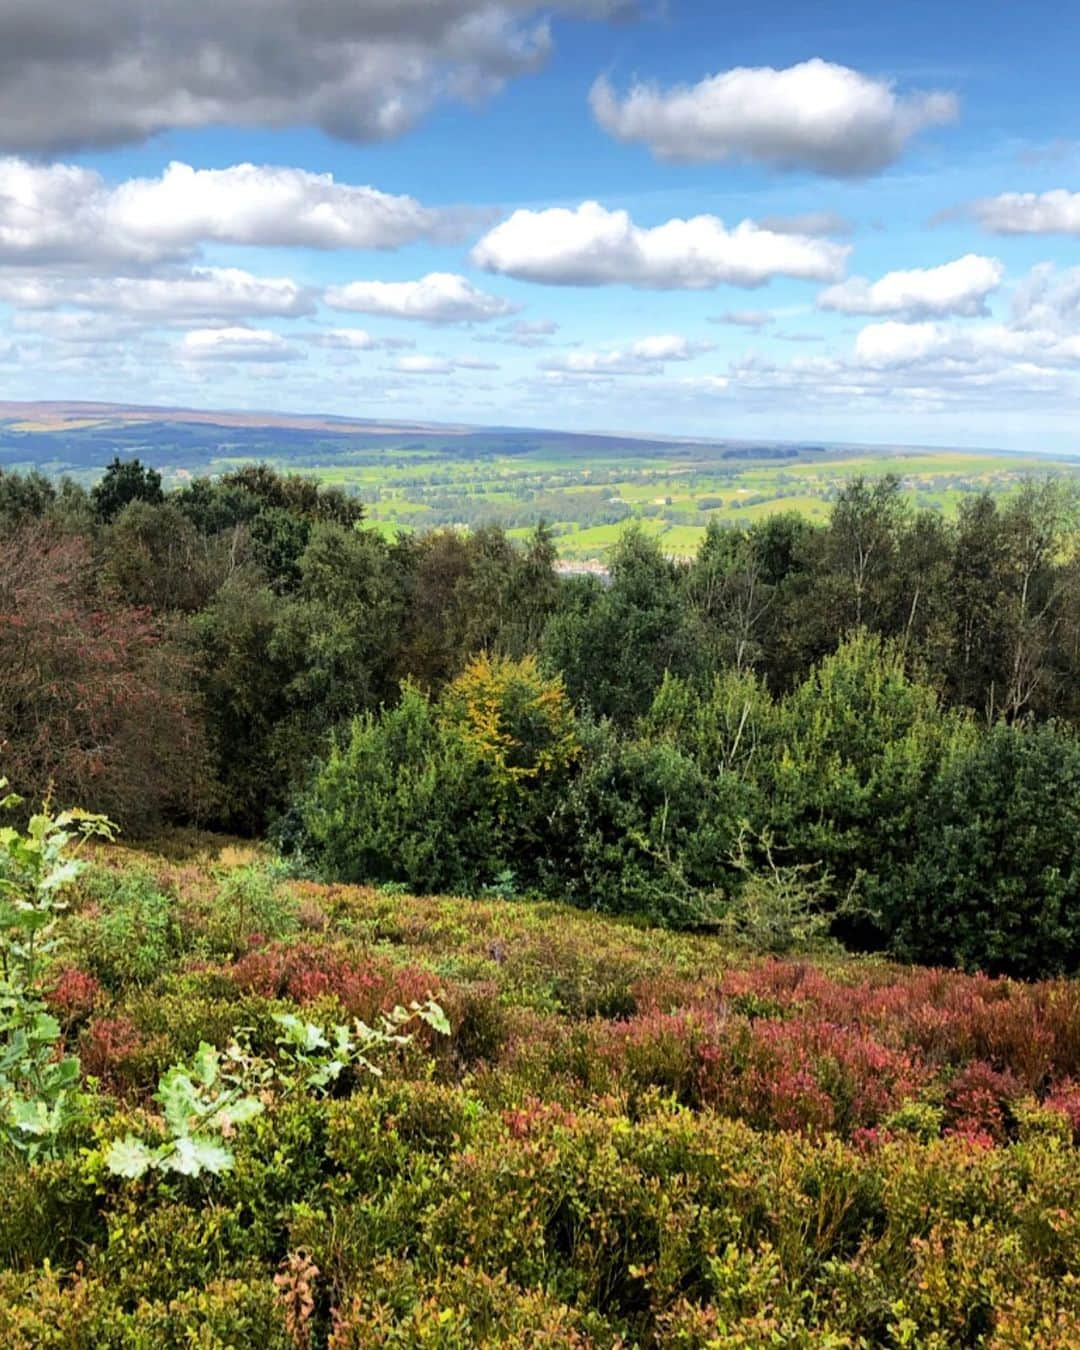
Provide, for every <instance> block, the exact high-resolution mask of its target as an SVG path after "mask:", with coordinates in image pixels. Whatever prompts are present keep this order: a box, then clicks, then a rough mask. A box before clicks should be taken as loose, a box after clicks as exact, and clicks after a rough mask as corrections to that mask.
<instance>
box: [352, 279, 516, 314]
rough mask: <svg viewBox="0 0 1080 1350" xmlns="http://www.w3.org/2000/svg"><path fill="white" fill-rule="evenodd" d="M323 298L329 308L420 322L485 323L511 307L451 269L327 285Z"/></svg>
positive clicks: (508, 310)
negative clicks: (404, 277) (399, 278)
mask: <svg viewBox="0 0 1080 1350" xmlns="http://www.w3.org/2000/svg"><path fill="white" fill-rule="evenodd" d="M325 299H326V303H327V304H328V305H329V306H330V308H331V309H339V310H350V311H353V312H355V313H360V314H383V315H386V316H388V317H390V318H395V319H418V320H422V321H423V322H424V323H486V322H488V321H489V320H491V319H501V318H503V317H504V316H505V315H507V314H511V313H513V310H514V306H513V305H511V304H510V303H509V301H507V300H503V299H501V298H500V297H499V296H497V295H490V294H489V293H488V292H487V291H481V290H479V289H478V288H477V287H476V286H474V285H473V284H472V282H471V281H469V280H468V279H467V278H466V277H462V276H456V275H455V274H454V273H452V272H431V273H429V274H428V275H427V276H426V277H422V278H421V279H420V280H419V281H353V282H350V283H349V284H348V285H346V286H331V287H330V288H329V290H328V291H327V292H326V296H325Z"/></svg>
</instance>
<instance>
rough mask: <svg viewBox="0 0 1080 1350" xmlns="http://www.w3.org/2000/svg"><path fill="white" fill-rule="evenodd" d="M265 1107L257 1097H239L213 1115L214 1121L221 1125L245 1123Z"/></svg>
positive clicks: (259, 1114)
mask: <svg viewBox="0 0 1080 1350" xmlns="http://www.w3.org/2000/svg"><path fill="white" fill-rule="evenodd" d="M265 1109H266V1108H265V1107H264V1106H263V1104H262V1102H261V1101H259V1099H258V1097H241V1098H240V1100H239V1101H238V1102H233V1103H232V1104H231V1105H230V1106H226V1107H223V1108H222V1109H221V1110H220V1111H219V1112H218V1113H217V1115H216V1116H215V1117H214V1122H215V1124H221V1125H246V1124H247V1122H248V1121H249V1120H254V1119H255V1117H256V1116H261V1115H262V1113H263V1111H265Z"/></svg>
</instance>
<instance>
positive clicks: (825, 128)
mask: <svg viewBox="0 0 1080 1350" xmlns="http://www.w3.org/2000/svg"><path fill="white" fill-rule="evenodd" d="M589 101H590V103H591V105H592V110H593V113H594V115H595V117H596V119H597V121H598V122H599V123H600V125H601V126H602V127H603V128H604V129H605V131H607V132H609V133H610V134H611V135H612V136H614V137H616V138H617V139H618V140H620V141H640V142H643V143H644V144H645V145H647V146H648V147H649V149H650V150H651V151H652V152H653V154H654V155H656V157H657V158H658V159H665V160H675V161H683V162H690V161H716V160H726V159H745V160H754V161H757V162H759V163H763V164H768V165H770V166H772V167H774V168H779V169H797V168H798V169H810V170H813V171H814V172H816V173H820V174H828V175H832V176H835V177H854V176H860V175H865V174H870V173H876V172H878V171H879V170H881V169H884V168H885V167H886V166H888V165H889V164H892V163H893V162H894V161H895V160H897V159H898V158H899V157H900V155H901V154H902V152H903V150H904V147H905V146H906V145H907V143H908V141H909V140H910V139H911V137H912V136H914V135H915V134H916V133H917V132H919V131H921V130H923V129H924V128H925V127H929V126H934V125H938V124H941V123H944V122H949V121H951V120H952V119H953V118H955V117H956V115H957V111H958V103H957V100H956V97H955V96H954V95H953V94H949V93H912V94H906V95H900V94H897V92H896V90H895V87H894V86H893V84H892V83H891V82H889V81H886V80H878V79H873V78H871V77H870V76H868V75H864V74H862V73H860V72H859V71H857V70H851V69H849V68H848V67H847V66H839V65H834V64H833V63H831V62H828V61H822V60H819V59H814V60H812V61H803V62H802V63H800V64H799V65H795V66H789V67H787V68H786V69H784V70H776V69H774V68H773V67H772V66H757V67H737V68H736V69H734V70H728V71H724V72H723V73H722V74H719V75H712V76H710V77H708V78H707V79H704V80H702V81H701V82H700V83H699V84H695V85H681V86H677V87H676V88H673V89H670V90H666V91H665V90H662V89H660V88H659V87H658V86H656V85H654V84H636V85H634V87H633V88H632V89H631V90H630V92H629V93H628V94H626V95H625V96H624V97H620V96H619V95H618V94H617V93H616V92H615V90H614V89H613V88H612V86H611V84H610V83H609V82H608V81H607V80H606V79H603V78H601V79H599V80H597V82H596V83H595V84H594V85H593V88H592V92H591V94H590V96H589Z"/></svg>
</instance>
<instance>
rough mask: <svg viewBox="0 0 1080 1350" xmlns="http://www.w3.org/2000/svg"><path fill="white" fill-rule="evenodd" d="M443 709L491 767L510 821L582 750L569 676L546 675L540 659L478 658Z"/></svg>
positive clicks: (444, 700)
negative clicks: (564, 678)
mask: <svg viewBox="0 0 1080 1350" xmlns="http://www.w3.org/2000/svg"><path fill="white" fill-rule="evenodd" d="M440 711H441V714H442V717H443V720H444V723H445V725H446V726H447V728H448V729H450V730H452V731H453V732H454V733H455V734H456V735H457V736H458V738H459V739H460V741H461V743H462V744H463V745H464V746H465V748H466V749H467V750H468V752H469V754H470V755H471V756H472V757H473V758H474V759H475V760H476V761H477V762H478V763H479V764H481V765H482V766H483V767H484V768H485V770H486V772H487V775H488V777H489V781H490V784H491V787H492V789H493V791H494V793H495V796H496V800H497V803H498V808H499V811H500V814H501V815H503V816H504V817H506V816H507V815H509V813H511V812H513V811H516V810H518V809H519V808H520V807H521V805H522V801H523V797H525V796H526V795H532V794H533V792H534V791H535V790H537V789H542V788H543V787H544V786H545V785H547V784H554V782H556V781H557V780H558V779H560V778H561V777H562V776H563V775H564V774H565V773H566V772H567V771H568V770H569V769H570V767H571V765H572V764H573V763H574V761H575V760H576V759H577V757H578V755H579V754H580V751H581V744H580V741H579V740H578V734H577V725H576V720H575V716H574V709H573V705H572V704H571V702H570V700H569V698H568V697H567V694H566V690H565V689H564V687H563V682H562V677H561V676H547V675H544V674H543V673H542V671H541V670H540V668H539V666H538V665H537V662H536V659H535V658H534V657H532V656H526V657H524V658H523V659H521V660H517V661H515V660H512V659H511V658H509V657H505V656H491V655H490V654H488V653H487V652H484V653H481V654H480V655H479V656H476V657H474V658H473V659H472V660H471V661H470V662H469V664H468V665H467V666H466V667H465V669H464V670H463V671H462V673H461V674H460V675H459V676H458V677H457V679H456V680H454V681H453V683H452V684H451V685H450V686H449V687H448V688H447V690H446V691H445V693H444V694H443V697H442V699H441V702H440Z"/></svg>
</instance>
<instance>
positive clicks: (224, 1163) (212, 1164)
mask: <svg viewBox="0 0 1080 1350" xmlns="http://www.w3.org/2000/svg"><path fill="white" fill-rule="evenodd" d="M234 1162H235V1159H234V1158H233V1155H232V1154H231V1153H230V1152H229V1150H228V1149H227V1148H225V1147H224V1146H223V1145H221V1144H215V1143H214V1142H213V1140H211V1139H202V1138H197V1137H196V1138H190V1137H185V1138H183V1139H178V1140H177V1141H176V1148H175V1149H174V1150H173V1152H172V1153H170V1154H169V1155H168V1156H167V1157H165V1158H164V1159H163V1160H162V1163H161V1166H162V1167H163V1168H165V1169H166V1170H167V1171H169V1172H179V1173H180V1175H181V1176H184V1177H197V1176H201V1175H202V1174H203V1172H210V1173H211V1174H212V1175H213V1176H220V1175H221V1173H222V1172H228V1171H230V1170H231V1168H232V1166H233V1163H234Z"/></svg>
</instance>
